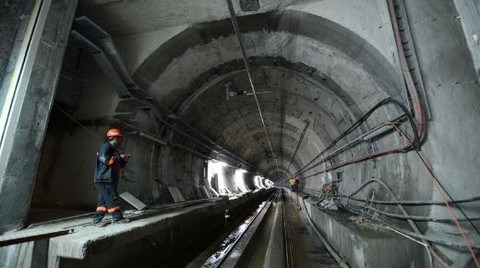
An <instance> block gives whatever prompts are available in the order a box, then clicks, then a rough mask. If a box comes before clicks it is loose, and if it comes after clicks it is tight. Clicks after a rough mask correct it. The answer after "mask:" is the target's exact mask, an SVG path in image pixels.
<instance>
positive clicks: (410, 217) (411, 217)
mask: <svg viewBox="0 0 480 268" xmlns="http://www.w3.org/2000/svg"><path fill="white" fill-rule="evenodd" d="M349 205H350V206H354V207H361V206H356V205H353V204H349ZM362 208H365V209H368V210H372V211H375V212H377V213H379V214H382V215H385V216H387V217H390V218H395V219H400V220H413V221H431V222H445V223H452V222H454V220H453V219H451V218H432V217H425V216H415V215H408V216H405V215H401V214H397V213H390V212H386V211H383V210H381V209H378V208H374V207H371V206H369V207H362ZM457 220H458V221H468V220H472V221H480V217H477V218H469V219H457Z"/></svg>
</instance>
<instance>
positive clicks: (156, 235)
mask: <svg viewBox="0 0 480 268" xmlns="http://www.w3.org/2000/svg"><path fill="white" fill-rule="evenodd" d="M266 193H267V191H263V192H260V193H256V194H254V195H249V196H247V197H245V198H238V199H235V200H225V199H217V200H206V199H205V200H200V201H201V202H200V201H198V200H195V201H189V202H183V203H178V204H169V205H165V206H163V207H160V208H158V209H148V210H144V211H142V212H139V211H126V212H125V213H124V216H125V217H126V218H129V219H131V220H132V221H131V222H130V223H128V224H115V225H113V224H109V225H107V226H106V227H103V228H100V227H95V226H93V225H92V221H91V218H90V217H89V216H87V215H84V216H83V217H71V218H67V219H65V220H63V221H62V220H55V221H51V222H45V223H44V224H37V225H35V226H33V227H31V228H27V229H24V230H21V231H17V232H12V234H13V233H14V234H15V235H16V236H26V235H28V234H38V233H46V232H49V231H52V230H59V229H60V230H69V229H73V232H72V233H70V234H68V235H64V236H62V237H55V238H50V239H49V240H45V241H48V244H47V246H48V267H59V266H62V267H63V266H64V265H66V266H67V267H77V265H80V266H81V267H85V265H87V267H88V266H90V265H93V266H97V265H99V263H105V262H107V263H108V262H111V263H110V264H112V263H113V262H116V261H118V260H119V259H121V258H124V259H125V260H126V261H128V259H129V258H130V259H134V258H135V256H136V255H135V254H136V253H135V252H130V251H129V250H130V248H129V246H131V245H134V247H137V245H140V246H141V247H145V246H146V245H145V242H144V241H150V243H152V244H148V245H147V247H152V245H162V246H163V245H166V247H167V248H169V250H168V251H169V252H170V251H172V250H176V249H177V248H181V246H185V245H188V243H192V242H193V241H195V239H196V238H195V237H196V236H199V237H202V236H204V235H207V233H208V231H209V230H208V229H209V228H210V229H215V228H218V227H219V225H222V224H223V223H224V212H225V210H226V209H230V210H234V209H237V210H238V209H240V208H241V207H242V206H245V205H246V204H250V203H251V202H258V200H260V199H261V198H263V197H264V196H265V194H266ZM197 201H198V202H197ZM107 217H108V218H107V219H106V220H104V221H110V220H111V219H110V218H109V216H107ZM210 231H211V230H210ZM29 243H32V242H29ZM27 244H28V243H23V244H17V245H12V246H7V247H3V248H0V256H6V255H8V254H13V255H15V256H17V255H18V256H20V255H22V256H23V257H22V259H26V260H28V262H29V263H32V262H35V260H33V258H34V256H33V255H32V254H34V252H33V250H28V251H25V250H26V249H30V248H33V244H32V245H27ZM12 250H13V251H12ZM19 250H20V251H21V252H20V251H19ZM12 252H13V253H12ZM15 252H16V253H15ZM25 252H26V253H25ZM140 252H143V253H142V254H146V253H145V252H144V249H143V250H140ZM19 254H20V255H19ZM152 254H156V255H159V254H163V253H158V252H154V253H152ZM37 255H38V254H37ZM43 255H44V254H43V253H42V256H43ZM15 256H14V257H15ZM18 256H17V257H18ZM45 258H46V257H44V256H43V257H42V259H45ZM152 258H153V257H152ZM16 259H18V258H16ZM130 261H131V260H130ZM145 261H147V262H148V261H149V260H148V258H147V260H145ZM64 262H65V263H64ZM12 263H13V264H12V265H11V266H8V265H7V266H6V267H18V260H17V261H14V262H12ZM72 263H73V264H72ZM150 264H151V263H150ZM70 265H73V266H70ZM25 267H27V266H25Z"/></svg>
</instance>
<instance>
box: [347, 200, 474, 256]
mask: <svg viewBox="0 0 480 268" xmlns="http://www.w3.org/2000/svg"><path fill="white" fill-rule="evenodd" d="M346 209H347V210H348V211H349V212H350V213H353V214H356V215H364V214H363V213H362V212H359V211H356V210H353V209H348V208H346ZM370 220H372V221H374V222H380V223H381V224H383V225H385V226H388V227H390V228H392V227H391V225H390V224H387V223H386V222H384V221H381V220H380V219H375V220H374V219H370ZM392 229H395V230H396V231H400V232H402V233H404V234H406V235H408V236H411V237H415V238H418V239H423V240H426V241H429V242H432V243H435V244H441V245H443V246H446V247H449V248H452V249H456V250H461V251H465V250H467V246H465V244H464V243H457V242H452V241H445V240H442V239H439V238H436V237H432V236H426V235H423V234H417V233H414V232H411V231H408V230H405V229H400V228H398V227H395V228H392ZM472 247H473V248H474V249H475V250H479V249H480V247H479V246H475V245H472Z"/></svg>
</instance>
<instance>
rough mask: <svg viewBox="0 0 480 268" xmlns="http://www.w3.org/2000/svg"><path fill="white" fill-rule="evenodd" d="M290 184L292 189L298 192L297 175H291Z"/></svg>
mask: <svg viewBox="0 0 480 268" xmlns="http://www.w3.org/2000/svg"><path fill="white" fill-rule="evenodd" d="M288 184H290V187H291V189H292V192H296V191H297V185H298V183H297V179H296V178H295V177H291V178H290V179H289V180H288Z"/></svg>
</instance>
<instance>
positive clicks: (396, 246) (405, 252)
mask: <svg viewBox="0 0 480 268" xmlns="http://www.w3.org/2000/svg"><path fill="white" fill-rule="evenodd" d="M303 204H304V207H305V210H304V211H306V213H307V214H308V216H309V217H311V219H312V221H313V222H314V223H315V226H316V228H317V229H318V230H319V231H320V232H321V233H322V235H324V236H325V238H326V239H327V240H328V241H329V242H330V244H331V245H332V246H333V247H334V248H335V250H336V251H337V252H338V254H339V255H340V256H341V257H342V258H344V259H345V261H346V262H347V263H348V265H349V266H351V267H428V263H425V260H427V259H426V258H424V257H426V255H425V254H422V253H424V252H425V249H424V248H423V247H422V246H421V245H419V244H417V243H414V242H412V241H410V240H408V239H406V238H404V237H401V236H398V235H396V234H394V233H392V232H387V231H383V230H373V229H371V228H369V227H367V226H366V225H362V224H356V223H355V222H352V221H350V220H348V216H350V215H346V213H341V212H330V211H329V212H328V213H325V212H323V211H321V210H320V209H318V208H317V207H316V206H315V205H314V204H315V202H312V201H310V200H308V199H307V200H304V203H303Z"/></svg>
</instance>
